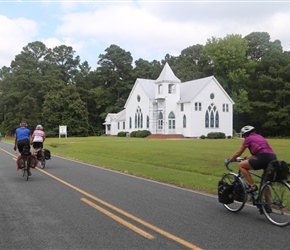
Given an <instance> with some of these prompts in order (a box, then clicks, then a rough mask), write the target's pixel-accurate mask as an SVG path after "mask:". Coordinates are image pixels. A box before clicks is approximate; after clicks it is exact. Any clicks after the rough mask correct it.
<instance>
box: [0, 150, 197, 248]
mask: <svg viewBox="0 0 290 250" xmlns="http://www.w3.org/2000/svg"><path fill="white" fill-rule="evenodd" d="M0 149H1V150H2V151H4V152H5V153H7V154H9V155H11V156H13V157H16V156H15V155H13V154H11V153H10V152H8V151H6V150H4V149H2V148H0ZM36 169H37V170H38V171H41V172H43V173H44V174H46V175H48V176H50V177H51V178H53V179H55V180H57V181H59V182H61V183H63V184H64V185H66V186H68V187H70V188H72V189H74V190H75V191H77V192H79V193H81V194H83V195H85V196H87V197H89V198H91V199H92V200H95V201H97V202H99V203H101V204H103V205H105V206H107V207H108V208H111V209H112V210H115V211H116V212H118V213H120V214H123V215H125V216H126V217H128V218H130V219H132V220H134V221H136V222H138V223H140V224H142V225H144V226H146V227H148V228H150V229H152V230H153V231H155V232H157V233H159V234H161V235H163V236H165V237H167V238H169V239H171V240H173V241H176V242H178V243H179V244H181V245H184V246H186V247H188V248H190V249H194V250H202V248H199V247H198V246H196V245H194V244H192V243H190V242H188V241H186V240H183V239H181V238H179V237H177V236H175V235H173V234H171V233H168V232H166V231H164V230H162V229H160V228H158V227H156V226H154V225H152V224H150V223H148V222H146V221H144V220H142V219H140V218H138V217H136V216H134V215H132V214H129V213H127V212H125V211H124V210H122V209H119V208H117V207H115V206H113V205H111V204H110V203H107V202H105V201H103V200H101V199H99V198H97V197H96V196H93V195H91V194H89V193H87V192H85V191H84V190H81V189H79V188H77V187H76V186H73V185H71V184H70V183H68V182H66V181H64V180H62V179H60V178H58V177H56V176H54V175H52V174H50V173H48V172H46V171H44V170H43V169H39V168H36ZM81 200H82V201H83V202H86V203H87V204H89V205H90V206H92V207H94V208H96V209H98V210H99V211H102V212H104V211H106V210H105V209H103V208H101V207H99V206H97V205H96V204H94V203H92V202H90V201H88V200H87V199H85V198H82V199H81ZM106 213H107V214H111V213H110V212H109V211H106ZM112 215H113V214H112ZM110 217H111V216H110ZM117 217H118V216H116V217H114V218H113V217H111V218H113V219H116V218H117ZM118 218H119V217H118ZM119 219H121V218H119ZM121 220H122V219H121ZM125 222H126V221H125ZM126 223H128V224H127V225H126V226H127V227H129V228H131V229H132V228H134V227H135V226H134V225H132V224H131V225H129V224H130V223H129V222H126ZM122 224H123V223H122ZM124 225H125V224H124ZM135 228H137V227H135ZM139 230H141V229H139ZM134 231H135V230H134ZM141 231H143V230H141ZM141 231H140V232H141ZM140 232H138V233H139V234H140ZM143 232H144V234H143V233H142V234H141V235H143V236H144V237H147V236H149V235H150V234H148V233H146V232H145V231H143ZM145 235H147V236H145ZM150 237H153V236H152V235H150V236H149V237H147V238H149V239H150Z"/></svg>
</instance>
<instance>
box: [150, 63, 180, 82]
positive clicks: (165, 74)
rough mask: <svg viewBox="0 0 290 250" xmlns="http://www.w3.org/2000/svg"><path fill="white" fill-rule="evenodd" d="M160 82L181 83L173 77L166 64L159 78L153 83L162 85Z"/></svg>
mask: <svg viewBox="0 0 290 250" xmlns="http://www.w3.org/2000/svg"><path fill="white" fill-rule="evenodd" d="M162 82H167V83H181V81H180V80H179V79H178V78H177V77H176V76H175V75H174V73H173V71H172V69H171V68H170V66H169V65H168V63H167V62H166V63H165V65H164V67H163V70H162V71H161V73H160V75H159V77H158V78H157V79H156V81H155V83H162Z"/></svg>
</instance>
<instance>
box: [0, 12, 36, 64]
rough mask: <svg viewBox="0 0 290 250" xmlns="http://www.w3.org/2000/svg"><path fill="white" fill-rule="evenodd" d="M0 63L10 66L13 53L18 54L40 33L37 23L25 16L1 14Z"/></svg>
mask: <svg viewBox="0 0 290 250" xmlns="http://www.w3.org/2000/svg"><path fill="white" fill-rule="evenodd" d="M0 23H1V25H0V34H1V38H0V54H1V57H0V65H5V66H9V65H10V63H11V60H13V59H14V57H13V58H11V56H12V55H14V56H16V55H17V54H19V53H20V52H21V51H22V48H23V47H24V46H26V45H27V44H28V43H29V42H31V41H33V38H34V37H35V36H36V35H37V34H38V29H37V23H36V22H34V21H32V20H28V19H25V18H15V19H9V18H7V17H5V16H2V15H0Z"/></svg>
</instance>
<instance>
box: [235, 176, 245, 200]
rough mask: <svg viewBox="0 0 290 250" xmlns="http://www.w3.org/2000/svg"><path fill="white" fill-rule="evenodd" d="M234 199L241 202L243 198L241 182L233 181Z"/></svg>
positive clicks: (243, 192) (243, 191)
mask: <svg viewBox="0 0 290 250" xmlns="http://www.w3.org/2000/svg"><path fill="white" fill-rule="evenodd" d="M234 200H235V201H240V202H243V201H244V200H245V189H244V186H243V184H242V183H241V182H239V181H235V182H234Z"/></svg>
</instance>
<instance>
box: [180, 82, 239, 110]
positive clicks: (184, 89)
mask: <svg viewBox="0 0 290 250" xmlns="http://www.w3.org/2000/svg"><path fill="white" fill-rule="evenodd" d="M210 84H215V85H216V86H217V88H218V89H219V90H220V91H221V92H222V93H223V95H224V96H225V97H226V98H227V99H228V100H229V101H230V102H231V103H232V104H234V101H233V100H232V99H231V98H230V96H229V95H228V94H227V92H226V91H225V90H224V88H223V87H222V86H221V85H220V84H219V82H218V81H217V80H216V78H215V77H214V76H209V77H205V78H201V79H197V80H192V81H188V82H184V83H181V86H180V100H179V101H178V103H186V102H192V101H193V100H194V99H195V98H196V97H197V96H198V95H199V94H200V93H201V92H202V91H203V90H204V89H206V87H207V86H209V85H210Z"/></svg>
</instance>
